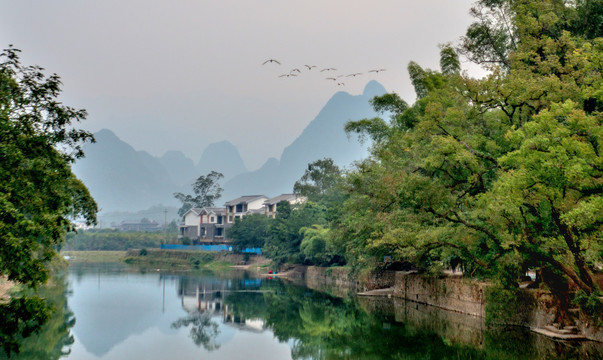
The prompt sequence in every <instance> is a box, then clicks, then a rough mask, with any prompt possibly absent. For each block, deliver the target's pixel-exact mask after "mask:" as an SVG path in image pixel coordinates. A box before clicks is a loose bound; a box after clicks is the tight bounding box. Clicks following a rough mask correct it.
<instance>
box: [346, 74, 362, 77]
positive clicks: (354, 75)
mask: <svg viewBox="0 0 603 360" xmlns="http://www.w3.org/2000/svg"><path fill="white" fill-rule="evenodd" d="M358 75H362V73H354V74H349V75H346V77H350V76H353V77H356V76H358Z"/></svg>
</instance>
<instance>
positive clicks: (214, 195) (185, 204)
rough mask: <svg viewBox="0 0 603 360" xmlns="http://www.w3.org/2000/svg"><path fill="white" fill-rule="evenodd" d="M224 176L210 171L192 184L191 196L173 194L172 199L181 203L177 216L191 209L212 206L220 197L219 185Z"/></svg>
mask: <svg viewBox="0 0 603 360" xmlns="http://www.w3.org/2000/svg"><path fill="white" fill-rule="evenodd" d="M223 177H224V175H222V173H219V172H217V171H212V172H210V173H209V174H207V175H201V176H199V178H197V180H195V182H194V183H193V193H194V194H193V195H186V194H183V193H180V192H177V193H174V197H175V198H176V199H178V200H180V201H181V202H182V206H181V207H180V209H179V210H178V215H180V216H182V215H184V213H186V212H187V211H188V210H190V209H191V208H193V207H209V206H214V202H215V201H216V200H218V199H219V198H220V196H222V191H224V189H222V187H221V186H220V184H219V181H220V179H222V178H223Z"/></svg>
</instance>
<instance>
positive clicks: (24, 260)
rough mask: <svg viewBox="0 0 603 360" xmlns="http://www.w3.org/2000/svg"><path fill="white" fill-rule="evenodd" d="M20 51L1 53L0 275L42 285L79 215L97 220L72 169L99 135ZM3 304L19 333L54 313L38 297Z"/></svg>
mask: <svg viewBox="0 0 603 360" xmlns="http://www.w3.org/2000/svg"><path fill="white" fill-rule="evenodd" d="M18 53H19V50H17V49H14V48H12V47H10V48H9V49H6V50H4V51H3V52H2V53H1V54H0V238H2V244H1V245H0V275H3V276H4V275H5V276H8V279H9V280H13V281H16V282H18V283H21V284H23V285H24V286H26V287H32V288H36V287H37V286H38V285H40V284H42V283H44V282H45V281H46V280H47V278H48V274H49V270H48V267H49V264H50V262H51V261H52V259H53V258H55V257H56V255H57V249H59V248H60V246H61V245H62V243H63V241H64V239H65V235H66V233H67V231H69V230H71V229H73V225H72V220H73V219H75V218H78V217H81V218H83V219H84V220H85V221H86V222H87V223H88V224H94V223H95V222H96V211H97V205H96V203H95V202H94V200H93V199H92V197H91V196H90V194H89V192H88V189H86V187H85V186H84V184H83V183H82V182H81V181H80V180H78V179H77V178H76V177H75V175H74V174H73V173H72V172H71V163H73V161H75V159H77V158H80V157H82V156H83V152H82V148H81V146H82V143H83V142H85V141H93V137H92V135H91V134H90V133H88V132H86V131H83V130H79V129H77V128H75V127H74V125H75V124H74V123H76V122H79V121H81V120H84V119H85V117H86V111H85V110H75V109H73V108H70V107H68V106H65V105H63V104H62V103H60V102H59V101H58V97H59V94H60V92H61V89H60V85H61V81H60V79H59V77H58V76H57V75H56V74H53V75H51V76H46V75H44V73H43V69H42V68H40V67H38V66H24V65H21V63H20V61H19V56H18ZM1 307H2V309H1V311H0V313H2V314H3V315H6V316H8V314H9V313H11V314H14V315H15V317H13V318H12V320H11V321H14V325H15V326H14V328H13V330H14V331H16V332H21V331H22V333H23V334H24V336H25V335H27V334H29V333H31V332H32V330H35V329H37V326H34V327H33V329H32V324H33V323H34V322H36V321H38V322H43V321H44V320H45V319H46V318H48V316H46V315H44V312H45V311H44V309H43V308H44V307H45V305H44V301H43V300H42V299H41V298H39V297H37V296H36V295H32V296H23V297H20V298H13V299H11V302H10V303H9V304H4V305H1ZM9 318H10V316H9ZM32 318H37V319H36V320H35V321H34V320H32ZM11 323H12V322H11ZM3 324H8V323H4V322H3ZM3 329H4V330H6V327H3ZM8 350H9V351H10V350H11V349H8ZM12 350H16V349H12Z"/></svg>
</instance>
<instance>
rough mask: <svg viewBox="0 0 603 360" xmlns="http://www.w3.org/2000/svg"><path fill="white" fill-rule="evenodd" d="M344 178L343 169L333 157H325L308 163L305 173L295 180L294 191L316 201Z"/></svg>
mask: <svg viewBox="0 0 603 360" xmlns="http://www.w3.org/2000/svg"><path fill="white" fill-rule="evenodd" d="M341 180H342V177H341V170H340V169H339V167H338V166H337V165H335V162H334V161H333V159H330V158H325V159H321V160H316V161H315V162H313V163H310V164H308V169H306V171H305V172H304V175H302V177H301V178H300V179H299V180H298V181H296V182H295V184H294V186H293V192H294V193H296V194H299V195H301V196H305V197H307V198H308V199H309V200H312V201H316V200H318V199H319V198H320V197H321V196H323V195H325V194H327V193H328V192H329V191H330V190H331V189H333V188H334V187H336V186H337V185H338V184H339V183H340V182H341Z"/></svg>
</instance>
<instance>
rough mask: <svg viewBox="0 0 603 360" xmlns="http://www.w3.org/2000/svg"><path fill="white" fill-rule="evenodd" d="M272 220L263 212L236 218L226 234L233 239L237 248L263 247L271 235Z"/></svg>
mask: <svg viewBox="0 0 603 360" xmlns="http://www.w3.org/2000/svg"><path fill="white" fill-rule="evenodd" d="M270 220H272V219H270V218H269V217H267V216H265V215H262V214H250V215H247V216H243V218H242V219H239V218H236V219H235V222H234V224H233V225H232V227H230V228H229V229H228V230H227V232H226V235H227V236H228V237H229V238H231V239H232V245H233V246H235V247H236V248H237V249H245V248H261V247H263V246H264V242H265V241H266V238H267V237H268V236H269V230H268V228H269V226H270Z"/></svg>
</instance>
